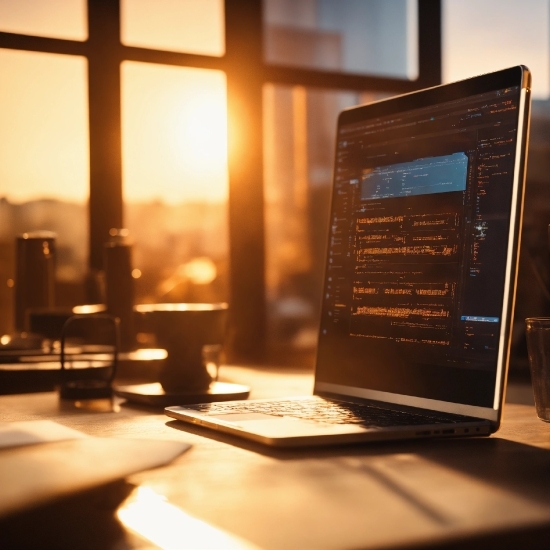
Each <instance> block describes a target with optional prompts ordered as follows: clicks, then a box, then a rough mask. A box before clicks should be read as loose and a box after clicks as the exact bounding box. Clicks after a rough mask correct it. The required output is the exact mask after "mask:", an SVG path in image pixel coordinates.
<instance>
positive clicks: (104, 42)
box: [0, 0, 442, 361]
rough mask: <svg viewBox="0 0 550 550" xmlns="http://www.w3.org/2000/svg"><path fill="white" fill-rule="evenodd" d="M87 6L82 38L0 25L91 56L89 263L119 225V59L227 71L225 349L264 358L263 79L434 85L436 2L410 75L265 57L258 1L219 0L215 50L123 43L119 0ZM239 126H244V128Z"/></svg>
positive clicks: (7, 39)
mask: <svg viewBox="0 0 550 550" xmlns="http://www.w3.org/2000/svg"><path fill="white" fill-rule="evenodd" d="M87 15H88V39H87V40H86V41H83V42H81V41H74V40H66V39H58V38H46V37H38V36H28V35H21V34H15V33H8V32H0V48H6V49H13V50H25V51H33V52H42V53H53V54H63V55H77V56H82V57H84V58H86V59H87V62H88V89H89V93H88V100H89V132H90V134H89V143H90V198H89V225H90V227H89V268H90V270H91V271H92V272H96V271H100V270H101V269H102V267H103V265H102V263H103V245H104V242H105V241H106V240H107V238H108V235H109V229H110V228H112V227H123V226H124V217H123V195H122V140H121V93H120V65H121V63H122V61H138V62H143V63H154V64H163V65H173V66H178V67H196V68H202V69H214V70H220V71H223V72H224V73H225V74H226V76H227V103H228V112H229V119H228V142H229V200H228V208H229V217H228V219H229V262H230V311H231V316H230V330H229V348H230V350H231V357H232V358H233V359H235V360H240V361H258V360H262V359H263V358H264V353H265V342H266V303H265V300H266V296H265V243H264V240H265V239H264V236H265V221H264V195H263V143H262V136H263V132H262V116H263V114H262V89H263V86H264V84H266V83H271V84H285V85H301V86H306V87H314V88H325V89H338V90H345V91H358V92H364V91H384V92H394V93H406V92H410V91H414V90H417V89H420V88H426V87H429V86H434V85H438V84H440V83H441V74H442V71H441V1H440V0H418V26H419V28H418V37H419V38H418V68H419V71H418V78H417V79H415V80H406V79H398V78H387V77H377V76H366V75H358V74H348V73H340V72H332V71H320V70H315V69H306V68H296V67H285V66H280V65H273V64H266V63H264V61H263V55H262V49H263V17H262V1H261V0H225V40H226V48H225V55H223V56H221V57H214V56H207V55H198V54H190V53H179V52H169V51H161V50H155V49H148V48H139V47H133V46H126V45H123V44H122V43H121V40H120V0H88V2H87ZM243 127H244V128H246V130H247V131H246V132H241V131H240V129H241V128H243ZM239 152H241V153H239ZM244 152H246V153H244ZM243 213H246V215H243Z"/></svg>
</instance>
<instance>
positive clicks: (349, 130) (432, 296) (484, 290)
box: [317, 87, 520, 407]
mask: <svg viewBox="0 0 550 550" xmlns="http://www.w3.org/2000/svg"><path fill="white" fill-rule="evenodd" d="M519 99H520V88H519V87H512V88H507V89H502V90H498V91H493V92H490V93H484V94H480V95H476V96H470V97H468V98H466V99H460V100H457V101H449V102H446V103H440V104H438V105H432V106H430V107H424V108H420V109H415V110H412V111H405V112H401V113H394V114H391V115H389V116H383V117H379V118H370V119H366V120H363V121H359V122H356V121H355V122H353V123H348V124H341V125H340V127H339V129H338V142H337V151H336V166H335V184H334V192H333V204H332V211H331V219H330V242H329V249H328V268H327V272H326V280H325V295H324V303H323V312H322V320H321V334H320V342H319V356H318V364H317V379H318V380H320V381H322V382H325V383H329V384H337V385H342V386H350V387H356V388H368V389H371V390H377V391H383V392H389V393H394V394H402V395H412V396H417V397H423V398H428V399H436V400H441V401H450V402H455V403H464V404H469V405H475V406H481V407H492V406H493V399H494V389H495V377H496V369H497V354H498V352H499V339H500V331H501V317H502V312H503V300H504V299H505V271H506V258H507V250H508V235H509V224H510V212H511V202H512V200H511V198H512V186H513V172H514V160H515V151H516V138H517V129H518V128H517V124H518V108H519Z"/></svg>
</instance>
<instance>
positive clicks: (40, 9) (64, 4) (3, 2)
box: [0, 0, 88, 40]
mask: <svg viewBox="0 0 550 550" xmlns="http://www.w3.org/2000/svg"><path fill="white" fill-rule="evenodd" d="M86 10H87V6H86V0H0V31H4V32H13V33H18V34H29V35H32V36H48V37H50V38H65V39H67V40H86V39H87V38H88V23H87V15H86Z"/></svg>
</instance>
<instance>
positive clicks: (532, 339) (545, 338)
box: [525, 317, 550, 422]
mask: <svg viewBox="0 0 550 550" xmlns="http://www.w3.org/2000/svg"><path fill="white" fill-rule="evenodd" d="M525 325H526V335H527V351H528V353H529V365H530V366H531V382H532V384H533V394H534V396H535V406H536V408H537V416H538V417H539V418H540V419H541V420H544V421H545V422H550V317H531V318H528V319H525Z"/></svg>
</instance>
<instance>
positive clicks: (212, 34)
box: [120, 0, 225, 56]
mask: <svg viewBox="0 0 550 550" xmlns="http://www.w3.org/2000/svg"><path fill="white" fill-rule="evenodd" d="M120 8H121V40H122V43H123V44H126V45H127V46H139V47H142V48H154V49H157V50H168V51H174V52H187V53H196V54H203V55H216V56H222V55H223V54H224V53H225V17H224V2H223V0H121V2H120Z"/></svg>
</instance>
